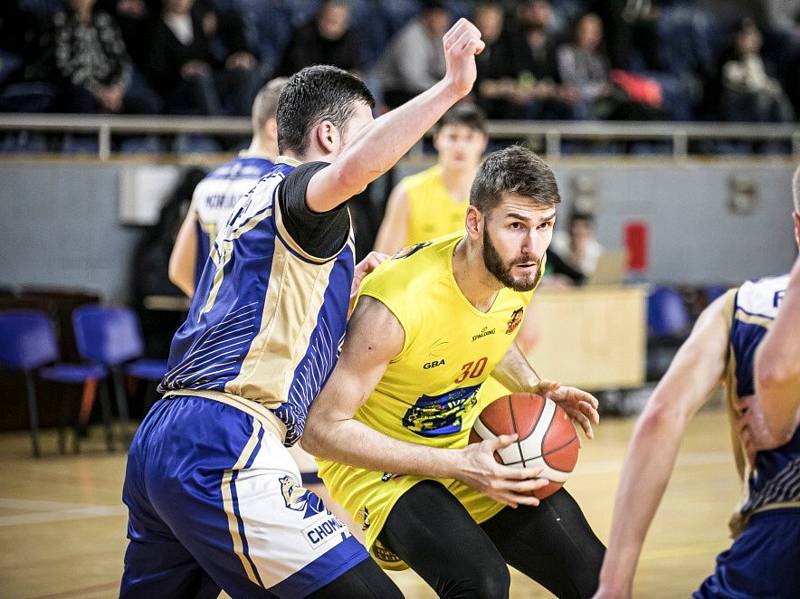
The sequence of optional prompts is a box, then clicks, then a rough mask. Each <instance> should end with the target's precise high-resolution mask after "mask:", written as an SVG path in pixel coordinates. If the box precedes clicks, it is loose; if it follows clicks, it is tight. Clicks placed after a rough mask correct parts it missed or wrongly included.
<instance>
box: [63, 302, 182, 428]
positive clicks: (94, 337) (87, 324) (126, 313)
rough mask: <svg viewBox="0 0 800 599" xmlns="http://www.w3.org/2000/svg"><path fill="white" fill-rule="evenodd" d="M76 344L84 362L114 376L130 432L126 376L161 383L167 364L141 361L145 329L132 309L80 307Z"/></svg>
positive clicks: (75, 321) (76, 313)
mask: <svg viewBox="0 0 800 599" xmlns="http://www.w3.org/2000/svg"><path fill="white" fill-rule="evenodd" d="M72 322H73V325H74V328H75V342H76V344H77V346H78V353H79V354H80V355H81V357H82V358H84V359H85V360H88V361H90V362H94V363H96V364H102V365H103V366H104V367H106V368H108V369H109V371H110V372H111V379H112V381H113V383H114V395H115V398H116V402H117V409H118V411H119V415H120V419H121V420H122V424H123V427H124V429H125V431H127V423H128V402H127V396H126V393H125V388H124V385H123V384H122V377H123V375H128V376H132V377H136V378H139V379H143V380H145V381H148V396H149V391H150V389H149V384H150V383H157V382H158V381H160V380H161V379H162V378H163V377H164V374H166V372H167V362H166V360H151V359H141V358H142V355H143V354H144V339H143V338H142V328H141V325H140V323H139V318H138V317H137V316H136V313H135V312H134V311H133V310H131V309H130V308H124V307H107V306H98V305H96V304H88V305H84V306H79V307H78V308H76V309H75V310H74V311H73V313H72Z"/></svg>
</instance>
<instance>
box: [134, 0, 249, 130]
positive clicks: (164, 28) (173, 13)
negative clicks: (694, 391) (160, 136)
mask: <svg viewBox="0 0 800 599" xmlns="http://www.w3.org/2000/svg"><path fill="white" fill-rule="evenodd" d="M226 17H227V15H226ZM219 25H220V15H218V14H217V13H216V11H214V10H213V9H212V8H211V7H210V5H205V4H200V3H198V4H197V5H195V1H194V0H164V6H163V10H162V12H161V18H160V19H158V20H157V21H156V22H155V23H154V24H153V30H152V32H151V40H150V51H149V52H150V53H149V60H148V63H149V67H150V75H151V77H152V80H153V83H154V84H155V85H156V87H157V89H158V90H159V91H160V92H161V94H162V95H163V96H164V98H165V100H166V102H167V110H168V111H170V112H175V113H181V114H185V113H188V114H204V115H212V116H219V115H223V114H235V115H245V114H247V113H248V112H249V110H250V105H251V104H252V102H253V97H254V96H255V91H256V85H257V81H256V74H255V70H254V69H255V67H256V59H255V57H254V56H253V55H252V54H251V53H250V52H249V51H248V50H247V48H246V47H245V45H244V35H243V34H242V32H241V23H239V22H237V21H234V20H232V19H230V18H227V20H226V21H225V25H226V26H225V27H219ZM218 33H224V34H225V36H224V39H222V40H219V39H218V38H217V37H216V36H217V34H218ZM220 37H223V36H220ZM217 41H221V42H224V43H225V47H224V48H222V51H221V55H220V56H215V53H214V47H215V46H217V47H218V46H219V44H215V42H217Z"/></svg>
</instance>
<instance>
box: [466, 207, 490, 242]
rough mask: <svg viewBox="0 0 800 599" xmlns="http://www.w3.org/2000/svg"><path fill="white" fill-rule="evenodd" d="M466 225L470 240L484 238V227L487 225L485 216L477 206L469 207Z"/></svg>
mask: <svg viewBox="0 0 800 599" xmlns="http://www.w3.org/2000/svg"><path fill="white" fill-rule="evenodd" d="M465 225H466V229H467V235H468V236H469V237H470V238H472V239H480V238H481V237H482V236H483V227H484V225H485V221H484V218H483V214H482V213H481V211H480V210H478V209H477V208H476V207H475V206H469V207H468V208H467V218H466V223H465Z"/></svg>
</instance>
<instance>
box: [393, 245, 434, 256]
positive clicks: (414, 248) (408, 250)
mask: <svg viewBox="0 0 800 599" xmlns="http://www.w3.org/2000/svg"><path fill="white" fill-rule="evenodd" d="M431 243H432V242H430V241H423V242H422V243H417V244H415V245H409V246H407V247H404V248H403V249H401V250H400V251H398V252H397V253H396V254H395V255H394V256H392V260H400V259H401V258H408V257H409V256H412V255H414V254H416V253H417V252H418V251H420V250H421V249H422V248H425V247H428V246H429V245H430V244H431Z"/></svg>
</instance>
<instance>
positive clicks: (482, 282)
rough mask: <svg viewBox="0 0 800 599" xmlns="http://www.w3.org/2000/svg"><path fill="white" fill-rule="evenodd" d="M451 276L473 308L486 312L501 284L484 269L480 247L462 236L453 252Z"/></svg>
mask: <svg viewBox="0 0 800 599" xmlns="http://www.w3.org/2000/svg"><path fill="white" fill-rule="evenodd" d="M453 278H454V279H455V280H456V285H458V288H459V289H460V290H461V293H462V294H463V295H464V297H465V298H467V301H468V302H469V303H470V304H472V305H473V306H474V307H475V309H477V310H480V311H481V312H488V311H489V310H490V309H491V307H492V304H494V300H495V298H496V297H497V294H498V292H499V291H500V289H502V288H503V284H502V283H500V281H498V280H497V279H496V278H495V277H494V276H492V273H490V272H489V271H488V270H486V265H485V264H484V263H483V255H482V254H481V249H480V247H475V246H474V244H471V243H470V242H469V239H468V238H466V237H465V238H464V239H462V240H461V241H459V242H458V244H457V245H456V249H455V251H454V252H453Z"/></svg>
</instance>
